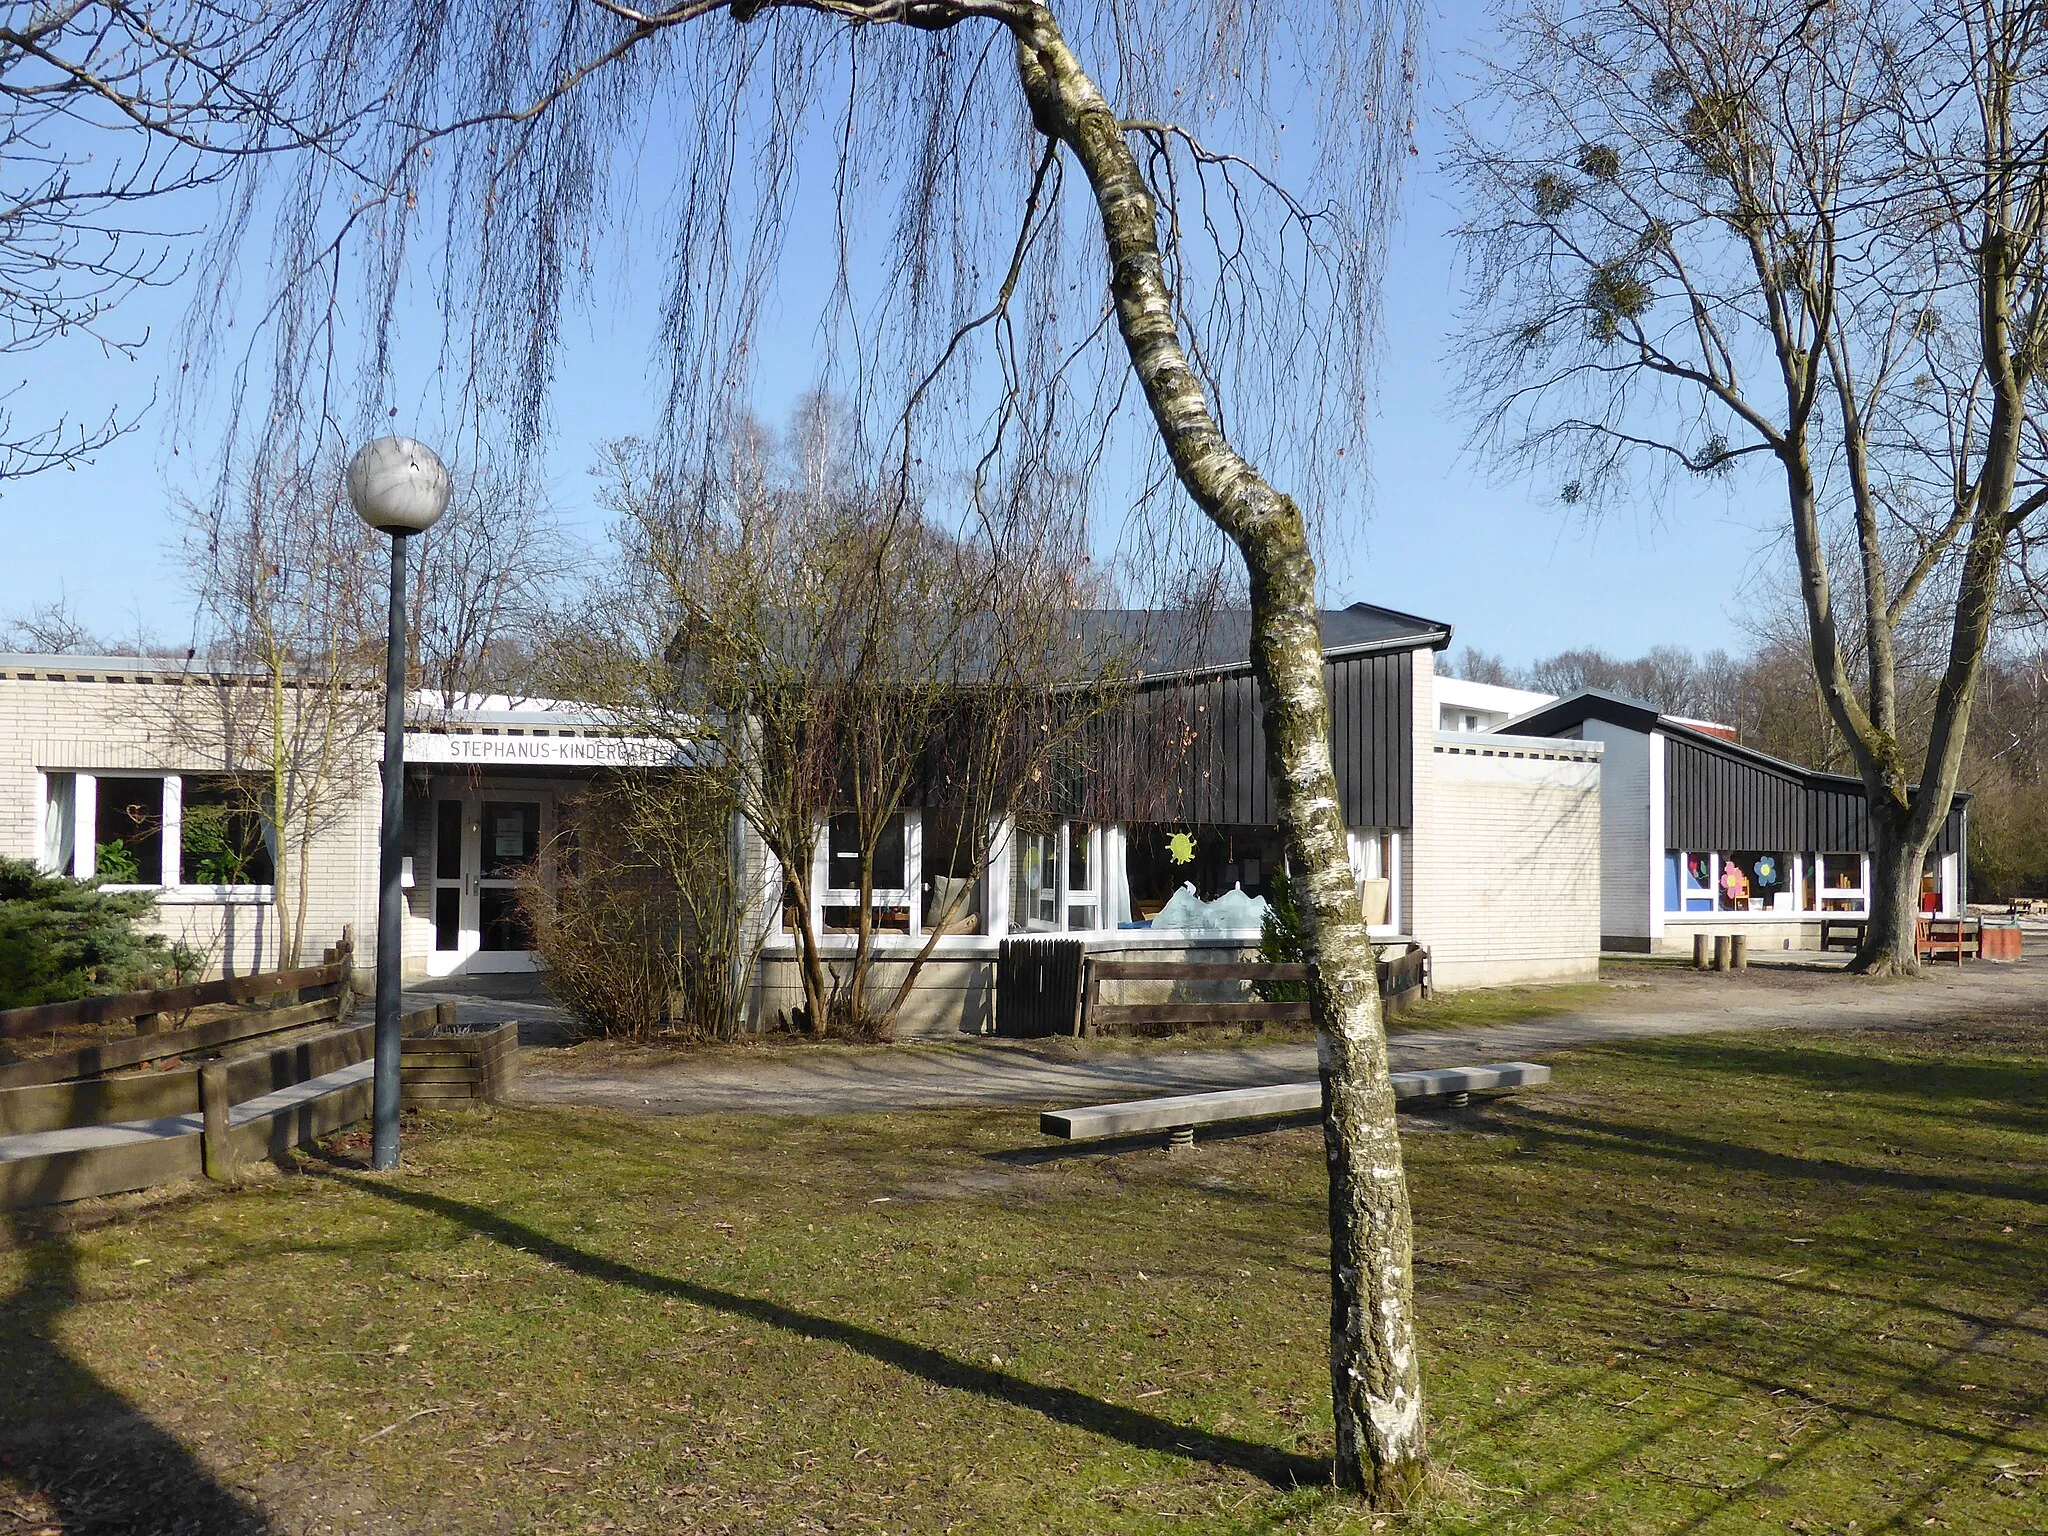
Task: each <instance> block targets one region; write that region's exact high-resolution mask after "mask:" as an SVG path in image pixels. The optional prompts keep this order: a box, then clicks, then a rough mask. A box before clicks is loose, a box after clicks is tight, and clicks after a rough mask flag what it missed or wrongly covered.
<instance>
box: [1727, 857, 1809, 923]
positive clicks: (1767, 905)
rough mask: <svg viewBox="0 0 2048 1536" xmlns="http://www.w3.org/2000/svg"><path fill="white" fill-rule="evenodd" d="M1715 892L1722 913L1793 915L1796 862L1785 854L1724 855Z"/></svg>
mask: <svg viewBox="0 0 2048 1536" xmlns="http://www.w3.org/2000/svg"><path fill="white" fill-rule="evenodd" d="M1714 889H1715V897H1716V902H1717V905H1716V908H1715V910H1717V911H1720V912H1790V911H1792V910H1793V901H1792V861H1791V860H1790V859H1789V858H1787V857H1786V856H1785V855H1784V854H1782V853H1763V852H1758V851H1756V850H1748V851H1745V852H1740V853H1724V854H1722V855H1721V856H1720V868H1719V870H1718V872H1717V874H1716V877H1715V887H1714Z"/></svg>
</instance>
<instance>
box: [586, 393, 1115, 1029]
mask: <svg viewBox="0 0 2048 1536" xmlns="http://www.w3.org/2000/svg"><path fill="white" fill-rule="evenodd" d="M841 426H843V422H841V421H840V420H839V418H838V414H837V413H836V412H835V411H834V410H833V408H832V405H831V403H830V402H829V401H826V400H824V399H823V398H821V397H814V398H813V399H811V400H810V401H808V402H806V403H805V405H804V406H803V407H802V408H800V409H799V411H798V413H797V416H796V421H795V424H794V427H793V430H792V431H791V432H790V433H789V434H788V437H787V439H786V440H785V443H784V445H783V446H782V451H780V452H776V451H774V449H773V448H772V447H771V445H770V444H769V443H768V441H767V437H766V434H764V433H762V432H760V431H759V430H754V431H749V432H747V433H744V434H742V435H741V436H740V437H739V438H738V440H737V441H736V442H735V444H734V445H733V451H732V455H731V458H730V461H729V468H728V471H727V473H726V474H725V475H724V476H722V477H721V478H720V479H719V480H718V481H716V482H707V481H705V480H702V479H699V478H694V477H693V478H691V479H688V480H686V481H684V482H681V483H678V481H677V480H675V479H674V478H673V477H671V476H670V475H669V474H667V473H665V472H664V471H663V470H662V469H661V468H660V466H659V464H658V463H657V462H656V460H655V458H654V456H653V454H652V453H651V452H650V450H649V447H648V445H646V444H644V443H639V442H631V441H629V442H623V443H618V444H614V445H613V446H612V450H611V459H612V469H611V474H612V479H611V483H610V485H609V486H608V488H607V492H606V499H607V501H608V502H609V504H610V505H611V506H612V507H613V509H614V510H615V511H616V512H617V513H618V514H619V518H620V522H619V526H618V535H619V538H618V560H617V563H616V564H615V566H614V567H613V569H612V570H610V571H608V572H607V573H605V574H604V575H603V576H602V577H601V578H600V579H599V581H598V583H597V592H598V596H597V597H596V598H595V599H594V600H593V601H592V603H591V604H589V605H588V607H587V608H586V609H585V611H584V612H583V613H581V614H580V615H579V616H578V618H577V620H576V622H575V624H574V626H573V632H574V634H575V635H576V637H577V638H576V639H575V640H574V641H572V642H570V643H568V644H565V645H563V646H561V647H560V648H559V649H558V650H557V651H556V652H555V659H556V661H557V663H558V668H559V671H558V677H559V682H558V686H559V688H560V690H561V691H562V692H564V693H566V694H569V695H571V696H573V697H575V698H577V699H578V700H579V701H582V702H584V703H587V704H592V705H595V706H597V707H599V708H601V709H603V710H605V711H606V712H608V713H609V714H611V715H612V716H613V717H614V718H615V719H616V720H617V721H618V723H619V724H620V725H621V726H622V727H623V728H625V729H626V730H628V731H629V732H630V733H631V734H633V735H635V736H641V737H652V738H654V739H657V740H662V741H665V742H668V743H669V744H670V746H671V748H672V750H673V753H674V755H675V756H676V757H677V758H678V759H679V760H687V761H690V762H692V763H693V764H694V765H695V766H696V769H697V772H696V774H695V775H694V778H695V779H696V781H697V782H699V783H700V784H702V785H704V786H707V787H709V786H714V785H715V787H716V789H717V791H718V793H719V796H720V797H721V800H722V803H725V804H729V805H730V806H731V807H732V809H733V811H734V812H735V813H736V814H737V815H738V816H739V817H740V818H741V819H742V820H743V821H744V822H745V823H746V825H747V826H748V827H749V828H750V829H751V831H752V832H753V833H754V834H755V835H756V836H757V837H758V838H759V839H760V840H761V843H762V844H763V845H764V847H765V848H766V850H767V852H768V853H769V854H770V855H771V856H772V857H773V859H774V861H775V866H776V868H777V869H778V870H779V872H780V881H781V883H782V886H783V890H782V893H781V897H780V899H779V900H777V901H776V902H775V903H774V904H775V905H776V906H777V907H778V909H779V913H780V918H781V920H783V921H786V922H787V923H788V925H789V927H790V929H791V932H792V934H793V936H794V938H795V940H796V943H797V950H798V957H799V972H800V976H801V982H802V988H803V994H804V1008H803V1014H804V1022H805V1024H806V1026H807V1027H808V1029H809V1030H810V1032H811V1033H812V1034H814V1035H820V1036H822V1035H824V1034H826V1033H827V1032H828V1031H829V1032H832V1033H838V1034H845V1035H853V1036H857V1037H877V1036H879V1037H883V1038H886V1037H887V1036H888V1034H889V1032H890V1030H891V1029H892V1028H893V1026H894V1023H895V1021H896V1019H897V1017H898V1016H899V1014H900V1013H901V1012H902V1009H903V1007H904V1005H905V1003H906V1002H908V1000H909V998H910V995H911V992H912V989H913V987H914V986H915V984H916V981H917V977H918V974H919V972H920V971H921V969H922V967H923V965H924V964H925V962H926V961H927V960H928V959H929V958H930V956H931V954H932V951H933V947H934V945H935V944H936V943H937V941H938V939H939V938H940V937H941V936H942V934H943V933H944V932H945V930H946V927H947V925H948V923H949V921H950V920H952V919H955V918H957V917H959V916H961V915H962V912H961V910H960V908H961V905H962V903H961V897H962V895H963V894H964V892H965V891H967V890H968V889H970V888H971V887H972V886H973V885H974V883H975V882H977V881H979V880H980V879H981V878H982V876H983V875H984V874H985V873H986V871H987V868H988V864H989V860H990V858H991V856H992V854H993V852H994V848H995V845H994V842H993V840H992V829H993V827H994V825H995V823H997V822H998V821H999V820H1001V819H1003V818H1007V817H1008V816H1009V815H1011V813H1013V812H1014V811H1015V810H1017V809H1018V807H1019V806H1020V804H1021V803H1023V802H1024V801H1025V800H1027V799H1036V798H1043V797H1044V796H1045V794H1046V792H1047V791H1049V790H1051V789H1052V788H1053V786H1055V785H1057V784H1058V783H1060V782H1061V781H1062V780H1063V779H1065V778H1066V777H1067V776H1068V775H1069V771H1070V769H1071V768H1072V766H1073V764H1072V757H1073V754H1075V753H1077V752H1078V751H1079V750H1080V748H1081V746H1082V745H1083V743H1084V742H1085V741H1086V740H1087V738H1088V735H1089V730H1090V727H1091V726H1092V724H1093V723H1094V722H1095V721H1096V720H1098V719H1099V718H1101V716H1102V714H1103V713H1104V712H1105V711H1106V710H1107V709H1108V708H1110V707H1111V706H1112V705H1113V703H1114V701H1115V700H1116V698H1117V696H1118V685H1119V682H1120V673H1119V670H1118V669H1119V666H1120V664H1121V661H1122V659H1123V657H1124V655H1125V653H1126V650H1127V647H1126V646H1125V644H1124V641H1123V637H1122V636H1120V635H1114V634H1107V633H1102V632H1097V631H1088V632H1082V631H1081V630H1080V629H1079V627H1078V626H1077V623H1076V615H1077V614H1079V613H1081V612H1082V611H1084V610H1086V609H1089V608H1090V607H1092V606H1093V605H1094V603H1095V601H1096V599H1097V598H1098V596H1099V593H1098V591H1097V589H1096V586H1095V585H1094V583H1093V581H1092V579H1091V576H1090V573H1089V570H1088V566H1087V562H1086V559H1085V556H1084V554H1083V553H1082V551H1081V550H1080V548H1079V546H1078V542H1077V539H1076V534H1077V531H1078V528H1077V525H1076V524H1075V523H1074V522H1073V521H1072V520H1071V519H1069V518H1066V517H1063V516H1062V515H1061V514H1060V511H1059V510H1058V509H1057V508H1056V507H1055V508H1051V509H1047V510H1046V511H1045V512H1043V513H1041V515H1038V516H1034V517H1024V516H1017V517H1011V518H1006V519H1004V520H1003V521H1002V523H1001V524H1000V527H1001V528H1002V529H1003V540H1002V542H1001V543H1000V544H991V543H988V542H985V541H979V540H975V539H972V538H963V537H956V536H953V535H950V534H948V533H946V532H945V531H943V530H941V529H938V528H935V527H934V526H933V525H932V524H931V523H930V522H929V521H928V520H927V518H926V517H925V515H924V514H923V512H922V510H921V509H920V508H918V507H917V506H915V505H904V504H902V503H900V502H897V501H894V500H892V499H890V498H889V497H888V496H887V495H886V494H883V493H881V492H878V491H877V489H876V488H875V487H874V486H873V485H871V484H868V483H864V482H863V481H862V480H861V478H860V477H859V474H858V471H857V470H856V468H855V467H854V465H853V464H852V463H851V462H850V461H849V460H848V459H847V458H846V456H845V455H844V453H843V452H841V451H840V450H839V446H838V444H837V429H838V428H840V427H841ZM919 805H926V806H930V807H932V808H933V809H935V810H940V811H942V814H941V815H939V816H935V817H933V818H930V819H931V821H932V823H933V825H934V826H935V827H936V826H937V825H938V824H939V823H940V822H943V823H944V825H945V826H946V827H947V828H948V829H949V831H950V837H951V842H950V843H949V845H948V846H946V847H945V848H943V849H940V848H937V847H934V848H933V849H932V850H931V852H932V853H933V854H934V855H937V856H938V857H935V858H934V859H933V860H932V861H931V862H933V863H934V864H937V863H944V865H945V866H946V868H947V870H948V880H947V882H946V884H945V886H944V887H943V889H944V890H945V892H946V893H947V894H946V896H945V897H942V898H939V899H936V900H935V902H934V905H933V909H932V910H931V912H930V913H929V922H928V924H927V925H926V927H925V930H924V931H925V941H924V943H923V945H922V946H921V947H920V948H918V949H917V950H916V951H915V952H913V953H911V954H909V955H903V954H902V953H901V951H896V950H892V951H891V954H892V955H893V956H894V957H896V958H899V959H903V960H906V961H907V963H906V964H905V965H904V966H903V969H902V972H901V974H900V975H899V976H897V978H896V979H895V982H894V985H893V986H891V987H889V988H885V989H883V990H882V993H881V994H880V995H877V993H876V991H875V990H874V987H873V978H874V974H875V965H876V961H877V959H878V958H879V957H880V954H881V950H880V947H879V946H878V944H877V943H876V940H877V939H878V937H879V936H880V934H881V932H882V931H883V929H882V927H881V926H880V922H881V920H882V919H884V918H888V919H890V920H891V922H892V926H893V925H894V923H896V922H900V925H901V931H904V932H908V931H909V929H910V927H911V926H912V925H911V924H910V922H909V920H908V913H909V910H910V909H912V908H915V909H916V910H917V911H918V913H919V916H920V919H921V920H923V919H924V917H925V916H926V914H925V913H924V911H923V906H924V903H923V901H922V893H921V892H919V891H915V890H910V891H905V892H904V894H903V895H896V894H893V893H895V892H897V891H900V890H903V889H904V880H905V876H904V874H903V873H902V872H901V869H902V860H903V858H904V854H903V851H902V843H901V839H902V836H903V831H902V829H903V826H904V816H905V813H906V812H907V811H908V810H909V809H910V808H912V807H914V806H919ZM828 827H832V828H834V829H835V830H834V832H833V836H832V842H833V844H834V846H835V847H836V848H839V849H840V851H841V853H842V854H844V855H850V859H846V860H839V859H835V860H834V863H835V864H838V863H841V862H845V863H847V864H848V865H849V867H846V868H835V869H833V871H832V872H831V874H830V875H828V877H827V880H826V882H825V885H824V886H823V887H822V888H820V886H819V884H818V880H817V876H816V870H817V868H818V858H817V855H818V851H819V846H820V839H821V837H822V836H823V835H825V831H826V829H827V828H828ZM885 844H886V845H888V846H889V848H890V850H891V851H890V855H889V858H888V860H887V861H886V862H887V863H888V864H889V867H890V868H891V869H892V870H894V871H896V872H895V873H894V874H893V876H892V877H891V878H886V879H885V878H881V876H880V871H881V868H882V865H883V864H884V862H885V860H884V857H883V853H882V850H883V847H884V845H885ZM849 882H850V883H849ZM821 906H822V907H824V908H825V910H826V911H827V912H828V913H836V914H838V919H839V920H838V922H837V925H836V926H837V928H838V929H839V930H840V931H842V932H844V933H845V934H846V935H847V936H848V937H849V938H850V940H851V948H850V951H848V952H846V953H844V954H843V955H840V954H837V953H835V952H834V951H832V950H831V949H829V948H828V946H827V945H826V944H825V943H824V942H823V939H824V937H825V936H824V935H823V934H821V932H820V930H819V927H818V923H817V916H816V914H817V911H818V909H819V908H820V907H821Z"/></svg>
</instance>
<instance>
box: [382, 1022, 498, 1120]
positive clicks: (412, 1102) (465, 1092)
mask: <svg viewBox="0 0 2048 1536" xmlns="http://www.w3.org/2000/svg"><path fill="white" fill-rule="evenodd" d="M518 1070H519V1026H518V1025H517V1024H513V1023H504V1024H486V1025H480V1026H478V1025H472V1026H471V1027H469V1028H468V1029H464V1030H460V1031H456V1030H450V1031H448V1032H447V1033H435V1034H424V1035H408V1036H407V1037H406V1038H405V1040H404V1041H403V1042H402V1043H401V1045H400V1047H399V1055H398V1075H399V1089H400V1093H399V1098H400V1102H401V1103H402V1104H404V1106H405V1107H406V1108H407V1109H440V1108H446V1107H447V1106H449V1105H454V1104H496V1103H499V1102H501V1101H502V1100H503V1099H504V1098H505V1095H506V1092H507V1091H508V1090H509V1089H510V1088H511V1086H512V1081H513V1079H514V1077H515V1076H516V1075H517V1074H518Z"/></svg>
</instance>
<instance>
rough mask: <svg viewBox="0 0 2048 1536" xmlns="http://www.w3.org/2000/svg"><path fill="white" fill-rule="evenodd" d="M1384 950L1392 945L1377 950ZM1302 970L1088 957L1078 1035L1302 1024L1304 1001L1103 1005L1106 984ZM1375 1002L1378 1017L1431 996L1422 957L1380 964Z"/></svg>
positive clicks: (1412, 951) (1416, 953)
mask: <svg viewBox="0 0 2048 1536" xmlns="http://www.w3.org/2000/svg"><path fill="white" fill-rule="evenodd" d="M1384 947H1385V948H1389V949H1391V948H1392V947H1393V946H1392V945H1387V946H1384ZM1307 980H1308V967H1307V966H1305V965H1301V964H1298V963H1292V964H1288V963H1283V964H1275V963H1272V962H1269V961H1260V960H1229V961H1199V960H1106V959H1097V958H1096V957H1095V956H1093V955H1090V956H1088V957H1087V959H1086V960H1085V961H1084V962H1083V966H1082V972H1081V1014H1080V1030H1079V1032H1080V1033H1081V1034H1084V1035H1099V1034H1105V1033H1111V1034H1113V1033H1116V1032H1117V1031H1119V1030H1122V1029H1129V1028H1131V1027H1133V1026H1136V1027H1140V1028H1145V1027H1151V1028H1159V1027H1172V1026H1176V1025H1193V1024H1268V1023H1296V1024H1305V1023H1307V1022H1308V1017H1309V1009H1308V1002H1307V1001H1306V1000H1305V999H1304V1000H1302V1001H1299V1002H1278V1003H1269V1002H1265V1001H1263V1000H1262V999H1259V998H1242V999H1239V998H1210V999H1183V1000H1181V1001H1177V1002H1165V1003H1105V1002H1104V1001H1103V1000H1102V984H1103V983H1104V982H1105V981H1115V982H1124V981H1171V982H1188V981H1210V982H1219V981H1220V982H1228V981H1241V982H1242V981H1248V982H1305V981H1307ZM1379 982H1380V999H1381V1006H1382V1010H1383V1012H1384V1013H1386V1014H1388V1015H1392V1014H1396V1013H1399V1012H1401V1011H1402V1010H1403V1009H1404V1008H1407V1007H1409V1006H1410V1005H1412V1004H1413V1003H1414V1002H1416V1001H1417V1000H1419V999H1421V998H1425V997H1428V996H1429V995H1430V993H1431V992H1432V991H1433V990H1434V989H1433V988H1432V986H1431V973H1430V967H1429V951H1428V950H1427V949H1425V948H1423V947H1422V946H1421V945H1420V944H1413V943H1411V944H1409V946H1408V948H1407V951H1406V952H1405V953H1404V954H1401V955H1397V956H1394V957H1393V958H1391V959H1382V960H1381V961H1379Z"/></svg>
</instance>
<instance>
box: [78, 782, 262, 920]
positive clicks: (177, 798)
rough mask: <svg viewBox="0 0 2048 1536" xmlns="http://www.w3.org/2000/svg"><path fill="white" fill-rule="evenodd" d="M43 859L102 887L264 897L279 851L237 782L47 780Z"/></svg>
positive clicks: (254, 798)
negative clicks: (169, 889)
mask: <svg viewBox="0 0 2048 1536" xmlns="http://www.w3.org/2000/svg"><path fill="white" fill-rule="evenodd" d="M41 857H42V862H43V865H44V867H45V868H48V869H51V870H54V871H55V872H56V873H58V874H64V875H71V876H73V877H75V878H77V879H80V880H94V881H97V882H98V883H99V884H101V885H110V886H139V887H159V888H162V887H169V888H176V889H180V890H194V891H213V892H219V893H225V894H235V895H244V896H248V895H255V896H263V897H266V898H267V896H268V893H269V888H270V886H271V884H272V882H273V881H274V880H275V879H276V859H277V852H276V839H275V837H274V836H273V835H272V831H271V828H270V824H269V822H268V820H267V819H266V818H265V816H264V815H263V807H262V797H261V794H260V785H259V784H258V783H257V782H256V781H253V780H251V779H250V778H249V777H247V776H245V775H235V774H204V773H188V774H178V773H155V774H138V773H133V772H128V773H119V774H111V773H109V774H98V773H45V774H44V775H43V827H42V854H41Z"/></svg>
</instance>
